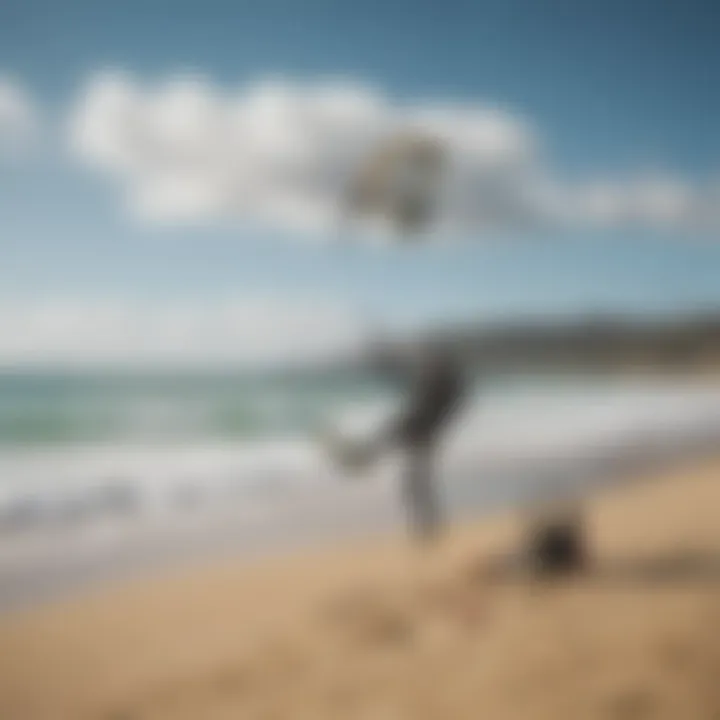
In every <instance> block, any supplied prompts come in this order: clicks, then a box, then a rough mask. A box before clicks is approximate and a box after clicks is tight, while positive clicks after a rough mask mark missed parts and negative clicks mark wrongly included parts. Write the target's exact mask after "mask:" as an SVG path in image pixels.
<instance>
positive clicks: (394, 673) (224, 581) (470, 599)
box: [0, 460, 720, 720]
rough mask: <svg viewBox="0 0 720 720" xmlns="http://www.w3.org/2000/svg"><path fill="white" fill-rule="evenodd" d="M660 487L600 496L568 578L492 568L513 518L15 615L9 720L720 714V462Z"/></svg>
mask: <svg viewBox="0 0 720 720" xmlns="http://www.w3.org/2000/svg"><path fill="white" fill-rule="evenodd" d="M656 480H657V482H653V483H651V484H639V485H633V486H632V487H625V488H620V489H615V490H614V491H612V492H611V493H608V494H606V495H604V496H602V497H601V498H599V499H598V500H596V501H594V502H593V503H592V506H591V512H590V516H589V521H590V533H591V540H592V547H593V550H594V552H595V558H596V560H595V563H594V565H593V567H592V568H591V569H589V570H588V572H587V573H585V574H584V575H583V576H581V577H578V578H576V579H573V580H566V581H564V582H562V583H552V584H541V583H538V582H531V581H529V580H527V579H523V578H522V577H521V576H519V575H518V574H517V573H515V574H513V573H511V572H510V571H505V572H497V573H491V572H489V570H488V568H489V567H491V566H492V559H493V557H495V556H496V553H498V552H503V551H505V550H508V549H509V548H512V547H513V546H514V545H515V544H516V541H517V538H518V530H519V523H518V518H514V517H511V516H507V517H500V518H497V519H496V520H494V521H491V522H489V523H483V524H482V525H478V526H473V525H468V526H463V527H460V528H458V529H456V530H455V531H454V532H453V534H452V536H451V537H450V538H448V540H447V541H446V542H445V543H444V544H443V546H442V547H441V548H439V549H437V550H435V551H433V552H432V553H429V554H426V555H421V554H418V553H414V552H412V551H411V550H410V549H409V548H408V547H407V545H406V543H405V541H404V539H403V538H382V539H376V540H372V541H366V542H363V543H355V544H344V545H342V546H340V547H337V548H330V549H326V550H323V551H322V552H317V551H316V552H308V551H305V552H304V553H297V554H295V555H286V556H284V557H278V558H272V559H266V560H264V561H262V562H257V563H256V564H248V563H247V561H246V562H244V563H240V562H238V563H234V564H229V563H225V564H223V565H221V566H215V567H207V568H203V569H195V570H192V571H184V572H182V573H179V572H175V573H174V574H172V575H171V574H166V575H165V576H163V577H160V576H157V577H155V578H154V579H152V580H145V581H142V582H135V583H134V584H130V583H128V584H125V585H124V586H122V587H119V588H117V587H116V588H104V589H97V590H94V591H92V592H85V593H84V594H83V595H82V596H79V597H76V598H75V599H73V600H70V601H64V602H62V603H57V604H55V605H52V606H50V607H45V608H41V609H35V610H32V611H25V612H21V613H17V612H16V613H13V614H7V615H5V616H3V617H2V618H0V718H1V719H2V720H36V719H37V720H40V719H42V720H66V719H67V720H83V719H85V718H88V719H90V718H92V719H97V720H100V719H102V720H146V719H150V718H152V719H158V720H159V719H161V718H162V719H166V718H167V719H170V718H172V719H173V720H175V719H177V720H179V719H180V718H182V719H187V720H215V719H217V720H220V719H223V720H225V719H230V718H233V719H234V720H238V719H240V720H244V719H245V718H248V719H252V718H267V719H268V720H269V719H271V718H275V719H278V718H288V719H293V720H294V719H302V718H309V719H312V720H321V719H322V718H332V719H333V720H337V719H342V718H368V719H369V718H376V719H377V720H391V719H392V718H408V719H412V720H424V719H425V718H428V719H429V718H433V719H434V718H437V719H443V720H447V719H449V718H473V719H477V718H489V719H491V720H506V719H510V718H528V719H530V718H532V719H536V718H537V719H540V718H548V719H550V718H552V720H564V719H565V718H567V719H571V718H572V720H580V719H584V718H616V719H618V720H623V719H630V718H673V719H674V720H694V719H696V718H697V719H699V718H708V719H711V718H715V719H717V718H720V522H718V521H719V520H720V460H718V461H709V462H707V461H705V462H702V463H700V462H698V463H697V464H695V465H690V466H687V465H686V466H685V467H683V468H681V469H674V470H668V471H667V472H665V473H664V474H663V475H662V476H660V477H658V478H656Z"/></svg>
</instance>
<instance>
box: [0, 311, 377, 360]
mask: <svg viewBox="0 0 720 720" xmlns="http://www.w3.org/2000/svg"><path fill="white" fill-rule="evenodd" d="M0 327H2V328H3V332H2V333H1V334H0V366H6V367H7V366H21V367H24V366H28V365H38V364H39V365H46V364H55V365H57V364H60V365H71V366H75V365H80V366H85V365H92V366H97V365H101V366H102V365H111V366H114V365H120V366H142V367H145V366H149V365H155V364H158V365H162V366H167V365H181V366H203V365H227V364H231V365H247V366H256V365H257V366H267V365H272V364H288V363H289V364H297V363H301V364H302V363H305V362H315V361H321V360H324V359H332V358H336V357H338V356H343V355H345V354H347V353H353V352H355V351H357V350H358V349H359V348H361V346H362V339H363V338H362V336H361V330H360V324H359V323H358V322H356V319H355V318H354V316H353V315H352V314H351V313H350V312H348V311H346V310H345V309H343V308H341V307H339V306H338V304H337V303H336V302H334V303H330V302H324V301H321V300H318V299H305V298H292V299H286V300H284V299H281V298H268V297H252V298H248V297H243V298H226V299H224V300H215V301H195V302H190V301H183V302H177V301H176V302H165V303H157V302H156V303H154V304H153V303H142V302H131V301H128V300H122V301H120V300H118V301H113V300H106V301H102V300H98V299H96V298H93V299H92V300H90V299H88V300H60V299H53V300H37V301H32V302H25V303H21V302H18V301H16V302H9V301H3V302H0Z"/></svg>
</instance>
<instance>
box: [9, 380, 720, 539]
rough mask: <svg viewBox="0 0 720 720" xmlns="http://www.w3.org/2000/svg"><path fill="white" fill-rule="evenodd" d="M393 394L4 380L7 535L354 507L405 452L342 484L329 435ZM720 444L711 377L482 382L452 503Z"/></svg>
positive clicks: (240, 383)
mask: <svg viewBox="0 0 720 720" xmlns="http://www.w3.org/2000/svg"><path fill="white" fill-rule="evenodd" d="M398 400H399V391H398V389H397V388H393V387H390V386H388V385H385V384H383V383H382V382H380V381H379V380H378V379H377V378H375V377H373V376H371V375H368V374H362V373H358V372H351V371H345V372H342V371H335V372H320V371H317V372H309V371H306V372H304V373H300V372H297V373H274V374H271V373H255V374H251V373H199V372H198V373H185V374H179V373H173V372H167V373H160V372H155V373H139V372H136V373H125V374H121V373H115V374H111V373H105V374H103V373H99V372H98V373H87V374H80V373H60V372H58V373H37V372H35V373H31V372H25V373H5V374H2V375H0V532H2V533H4V534H28V533H29V532H31V533H32V532H35V533H36V534H37V532H38V531H40V530H41V531H42V532H43V533H45V534H47V533H53V532H60V531H61V532H67V530H68V528H74V529H77V528H87V527H89V526H93V525H94V526H100V525H103V526H107V525H108V524H114V525H116V526H119V527H136V526H137V524H138V523H145V524H148V523H150V524H153V523H154V524H158V523H162V522H170V521H175V520H176V519H177V518H178V517H180V516H182V517H185V518H187V517H189V516H197V515H200V514H206V515H207V514H208V513H229V512H232V513H233V517H235V518H237V517H239V516H245V517H247V518H251V517H255V518H257V517H269V516H270V515H269V514H272V513H273V512H274V513H276V514H277V513H281V511H282V512H284V513H285V515H284V516H283V517H286V518H287V517H291V516H292V514H293V513H294V512H295V513H299V512H300V510H301V509H304V510H305V511H308V512H311V511H312V510H313V509H314V508H315V509H320V508H321V507H326V506H333V507H340V505H341V504H342V503H343V502H345V503H349V509H348V512H352V510H353V508H354V507H359V505H357V503H361V502H362V501H366V502H368V503H370V504H372V502H376V503H379V502H380V500H379V498H380V497H384V498H385V500H387V487H388V486H389V484H390V483H392V477H394V476H395V475H396V474H397V472H398V469H399V468H398V462H401V459H399V458H393V457H390V458H388V459H387V461H383V462H381V463H379V464H378V466H377V467H375V468H373V470H372V471H371V472H370V473H369V475H368V477H366V478H364V482H363V483H360V484H359V487H360V488H361V489H360V490H357V489H355V488H357V487H358V484H357V483H355V484H353V485H348V483H344V482H339V481H340V480H343V479H344V478H343V473H342V471H341V470H339V469H338V468H337V467H334V466H333V465H332V463H331V462H330V461H329V458H328V457H327V455H326V453H325V452H324V450H323V446H322V443H321V442H319V437H320V436H321V434H322V432H323V430H324V429H325V428H328V427H343V428H345V429H346V432H352V433H356V434H362V433H365V432H368V431H370V430H372V428H373V427H375V426H376V425H377V423H378V422H379V421H380V420H381V419H382V418H383V417H386V416H387V415H388V413H391V412H392V411H393V408H395V407H396V406H397V402H398ZM718 439H720V385H718V384H716V383H711V382H709V381H704V382H701V381H698V380H695V381H693V380H684V381H682V380H670V379H662V378H648V379H633V380H627V379H625V380H623V379H618V378H610V377H605V378H599V377H594V378H591V377H577V376H572V377H571V376H560V377H557V376H556V377H540V376H534V377H533V376H524V377H517V376H515V377H502V376H497V377H477V378H475V379H474V382H473V392H472V400H471V402H470V403H469V404H468V407H467V409H466V410H465V412H464V413H463V415H462V417H461V418H460V419H459V420H458V422H457V424H456V427H455V428H454V429H453V432H452V433H451V435H450V437H449V438H448V442H447V447H446V448H445V452H444V453H443V455H442V458H441V463H442V465H441V468H440V472H441V475H442V477H443V478H444V480H445V481H446V483H447V485H448V487H449V490H448V494H449V496H450V497H451V499H452V501H453V502H454V504H455V506H456V507H457V508H460V509H462V508H465V507H470V506H472V507H473V508H477V507H478V506H480V507H483V506H487V507H491V506H493V504H497V503H499V502H517V501H519V500H520V499H523V498H532V497H542V496H543V495H544V494H547V493H549V492H550V491H551V490H552V491H558V492H560V491H562V492H565V491H568V490H569V489H572V487H574V486H577V485H578V484H587V483H588V482H589V481H590V480H589V478H590V476H591V475H592V472H590V470H593V468H594V469H595V471H596V472H595V474H596V475H598V476H600V474H602V473H606V471H607V466H608V463H610V464H611V463H612V462H616V461H617V460H618V458H620V457H623V458H625V459H628V458H629V457H635V456H643V457H646V456H647V455H648V454H653V453H654V454H655V455H662V454H663V453H668V452H670V451H671V450H672V449H673V448H676V447H683V448H686V447H688V446H689V445H692V444H693V443H695V444H698V445H702V444H708V443H712V442H716V441H717V440H718ZM560 486H562V487H560ZM348 488H353V489H348ZM373 493H375V495H373ZM383 493H385V495H383ZM373 498H374V499H373ZM333 503H335V505H333ZM354 504H355V505H354ZM358 512H359V510H358ZM263 513H265V514H264V515H263Z"/></svg>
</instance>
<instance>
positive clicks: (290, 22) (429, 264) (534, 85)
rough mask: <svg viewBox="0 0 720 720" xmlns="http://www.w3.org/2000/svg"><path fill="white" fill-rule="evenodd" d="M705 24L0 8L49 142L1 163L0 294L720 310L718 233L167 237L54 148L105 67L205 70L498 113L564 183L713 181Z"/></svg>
mask: <svg viewBox="0 0 720 720" xmlns="http://www.w3.org/2000/svg"><path fill="white" fill-rule="evenodd" d="M719 30H720V8H718V7H717V6H716V4H715V3H713V2H700V1H699V0H690V1H689V2H684V3H680V2H672V1H670V0H634V1H633V2H619V1H618V0H607V1H605V2H589V1H582V0H574V1H571V0H563V1H561V0H535V1H530V0H525V1H524V2H520V1H518V0H515V1H513V0H505V1H504V2H501V1H500V0H478V1H477V2H457V1H454V2H443V3H431V2H422V0H415V1H414V2H409V1H407V2H406V1H404V0H403V1H387V2H381V1H380V0H372V1H369V2H363V3H351V2H326V1H320V0H313V1H310V2H291V1H290V0H275V1H267V2H262V3H260V2H253V3H250V2H230V1H226V2H225V1H223V2H220V1H218V0H211V1H210V2H202V3H200V2H185V1H178V2H173V3H170V2H165V3H160V2H156V1H153V0H143V1H142V2H140V1H138V0H125V1H124V2H114V3H110V2H104V1H98V0H95V1H93V2H90V1H84V0H83V1H81V0H24V1H23V2H21V1H20V0H7V1H6V2H4V3H3V4H2V5H0V76H3V75H4V76H6V77H8V78H11V79H12V81H13V82H14V83H16V84H17V85H18V86H19V87H21V88H22V89H23V90H24V91H25V92H26V93H27V94H28V96H29V97H30V98H31V99H32V101H33V103H34V105H35V106H36V107H37V108H38V110H37V112H38V115H39V116H40V118H41V120H42V132H41V133H40V136H39V139H38V140H37V142H36V143H35V145H36V146H35V147H34V148H33V151H32V152H30V153H28V157H27V158H25V159H23V160H22V161H17V160H14V161H13V162H8V163H5V164H2V163H0V253H2V263H0V299H1V300H2V301H3V302H4V303H5V304H6V305H8V304H9V306H14V307H24V306H25V305H26V304H27V303H33V302H37V301H38V298H40V299H43V300H47V301H48V302H54V301H55V300H56V299H63V300H64V299H67V298H73V300H74V301H75V302H86V303H89V304H92V303H94V302H95V301H96V300H97V299H101V298H107V297H111V298H130V299H132V300H133V302H135V301H138V300H142V301H143V302H145V301H147V302H155V301H158V300H159V301H162V302H164V303H172V302H173V301H175V300H177V299H179V300H182V301H183V302H185V303H192V302H193V301H195V300H196V299H197V301H198V302H208V301H209V299H213V298H226V297H230V296H232V297H233V298H238V297H242V296H244V295H248V296H253V297H255V296H258V295H260V296H267V295H273V296H277V297H282V298H286V299H287V301H288V302H289V303H290V304H291V305H292V304H293V303H294V302H295V298H301V297H303V298H305V297H312V298H314V299H320V300H322V302H327V303H337V304H338V305H342V306H344V307H347V308H349V309H350V310H351V311H358V312H360V313H361V314H363V315H370V316H372V317H374V318H381V319H382V318H402V319H410V320H413V321H418V320H420V321H422V320H424V319H430V318H432V319H437V318H442V317H463V318H465V317H470V316H478V317H484V316H492V315H495V314H498V313H499V314H506V313H520V314H527V313H532V312H540V313H542V312H549V311H552V312H568V313H572V312H582V311H584V310H599V311H602V310H620V311H633V312H635V311H638V312H640V311H652V312H656V311H663V312H664V311H671V312H672V311H683V310H692V309H698V308H702V309H707V308H718V307H720V282H718V279H717V278H718V277H719V276H720V244H719V243H717V236H718V233H717V231H716V230H717V229H716V228H714V229H713V230H711V231H708V230H707V229H703V230H702V231H700V230H698V229H697V228H695V227H689V226H686V225H683V224H682V223H680V224H669V225H668V226H657V225H652V226H650V227H646V226H643V225H642V224H640V226H637V225H636V226H632V225H624V224H622V223H619V224H613V223H610V224H609V225H605V226H585V225H582V224H581V225H579V226H573V227H570V228H568V227H565V226H562V227H561V226H552V225H551V226H549V227H548V226H540V225H538V226H533V225H531V226H530V227H524V228H522V230H520V231H514V232H512V233H510V235H511V237H508V233H506V232H497V233H495V232H492V231H491V232H483V233H475V232H473V231H472V229H469V230H466V231H465V232H464V239H465V240H466V242H463V243H458V244H453V245H452V246H435V245H429V246H422V247H403V248H398V247H391V248H376V247H368V246H366V245H363V244H359V245H352V246H347V245H341V244H340V245H339V244H337V243H335V244H333V243H330V244H327V243H325V244H323V243H312V242H311V243H308V242H298V241H297V240H296V239H295V238H294V237H293V232H292V231H291V229H288V228H286V227H285V228H280V229H279V228H265V227H259V228H258V227H255V228H254V229H252V230H251V229H249V228H248V227H243V226H242V225H240V226H233V227H232V228H228V226H227V224H226V223H222V222H220V223H206V224H201V225H200V226H193V225H183V224H182V223H176V224H174V225H173V224H171V225H170V226H160V225H158V224H153V223H141V222H138V221H137V220H136V219H134V218H131V217H129V216H128V213H127V212H126V208H125V207H124V205H123V197H122V194H121V193H119V192H118V190H117V188H116V187H115V186H113V184H112V183H111V182H108V180H107V178H104V177H103V176H102V175H101V174H98V173H94V172H92V171H91V170H89V169H88V168H86V167H83V166H82V164H81V163H78V162H76V161H75V160H74V159H73V158H72V157H71V153H69V152H68V151H67V148H66V147H65V146H64V143H63V141H62V135H63V132H64V129H63V128H64V124H63V123H64V121H65V118H66V115H67V113H68V112H69V110H70V109H71V108H72V107H73V105H74V104H75V103H77V98H78V97H79V96H82V94H83V92H85V90H84V88H85V86H86V83H87V79H88V78H89V77H92V76H93V75H94V74H96V73H98V72H101V71H103V70H105V69H106V68H119V69H122V70H123V71H125V72H127V73H128V74H129V75H130V76H131V77H132V78H133V82H136V83H137V84H138V85H140V84H142V83H143V82H147V83H152V82H159V81H162V80H163V79H164V78H168V77H173V76H176V75H178V74H181V73H183V72H185V71H187V70H192V71H199V72H201V73H202V75H203V76H204V77H205V78H207V79H208V81H209V82H212V83H213V86H214V87H215V89H216V91H217V92H227V93H230V92H232V91H233V89H234V88H237V87H238V86H240V85H243V84H248V83H253V82H254V81H255V80H256V79H257V78H262V77H267V76H268V75H276V76H279V77H282V78H289V79H290V80H292V81H302V82H313V81H314V80H315V79H318V78H327V77H334V78H341V79H349V80H355V81H359V82H362V83H366V84H369V85H370V86H371V87H372V88H374V89H377V90H378V91H379V92H382V93H384V95H385V96H386V97H387V98H389V102H393V103H403V102H409V103H413V102H415V103H417V102H419V103H421V104H422V103H437V102H443V101H444V102H450V103H455V104H456V105H457V104H480V105H482V106H492V107H499V108H501V109H503V111H507V112H508V113H510V114H511V115H512V117H514V118H519V119H522V121H523V122H526V123H528V124H529V125H530V126H531V128H532V133H533V136H534V137H537V138H539V139H540V140H541V144H542V150H541V154H542V156H543V158H544V159H543V161H542V162H543V167H544V168H551V169H552V172H553V173H555V174H556V175H558V176H559V177H562V178H563V179H564V180H565V181H566V182H572V181H573V180H574V179H575V178H579V179H581V180H583V181H584V179H587V178H591V179H595V178H606V177H620V178H624V177H626V176H627V175H630V174H633V173H648V172H656V171H661V172H663V173H671V174H672V176H673V177H679V178H682V180H683V182H689V183H695V184H705V183H712V182H715V180H716V178H717V177H718V172H717V171H718V168H720V134H719V133H718V132H717V118H718V117H719V116H720V93H718V91H717V72H716V71H717V69H718V67H720V48H719V46H718V43H717V36H718V31H719ZM545 158H547V159H545ZM7 312H9V311H7ZM43 347H49V346H43ZM1 354H2V348H0V355H1Z"/></svg>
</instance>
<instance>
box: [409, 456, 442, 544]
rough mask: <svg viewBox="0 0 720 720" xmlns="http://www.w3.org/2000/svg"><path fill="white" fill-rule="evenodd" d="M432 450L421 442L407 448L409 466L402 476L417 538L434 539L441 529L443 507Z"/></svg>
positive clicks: (412, 526) (413, 531)
mask: <svg viewBox="0 0 720 720" xmlns="http://www.w3.org/2000/svg"><path fill="white" fill-rule="evenodd" d="M432 460H433V451H432V447H431V446H430V445H429V444H426V443H422V444H420V443H419V444H417V445H412V446H410V447H408V448H407V467H406V469H405V474H404V477H403V501H404V503H405V509H406V512H407V513H408V519H409V522H410V527H411V531H412V533H413V535H414V536H415V538H416V539H418V540H420V541H422V542H427V541H430V540H434V539H435V538H436V537H437V535H438V534H439V532H440V526H441V520H442V518H441V510H440V499H439V497H438V492H437V488H436V487H435V483H434V482H433V467H432Z"/></svg>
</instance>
